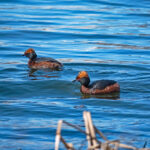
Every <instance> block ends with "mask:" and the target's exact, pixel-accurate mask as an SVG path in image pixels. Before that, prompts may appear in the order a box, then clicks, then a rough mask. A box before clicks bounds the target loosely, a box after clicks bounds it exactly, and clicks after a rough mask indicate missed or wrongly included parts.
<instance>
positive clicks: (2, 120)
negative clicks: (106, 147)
mask: <svg viewBox="0 0 150 150" xmlns="http://www.w3.org/2000/svg"><path fill="white" fill-rule="evenodd" d="M149 8H150V2H149V1H147V0H143V1H139V0H136V1H129V0H125V1H118V0H114V1H108V0H103V1H101V0H93V1H89V0H86V1H81V0H75V1H74V0H71V1H65V0H62V1H60V0H58V1H47V0H42V1H41V0H39V1H35V0H32V1H28V0H27V1H17V0H15V1H10V0H7V1H4V0H1V1H0V14H1V16H0V112H1V113H0V143H1V145H0V149H7V150H8V149H11V150H17V149H22V150H28V149H33V150H35V149H44V150H46V149H54V138H55V133H56V127H57V121H58V120H59V119H63V120H66V121H68V122H70V123H73V124H77V125H79V126H81V127H83V125H84V123H83V118H82V113H83V111H85V110H88V111H90V112H91V113H92V117H93V121H94V123H95V125H96V126H97V127H98V128H99V129H100V130H102V131H103V132H104V133H105V134H106V136H108V138H109V139H112V140H114V139H120V140H121V142H123V143H127V144H131V145H133V146H137V147H142V146H143V145H144V143H145V141H148V139H149V138H150V127H149V124H150V122H149V118H150V111H149V99H150V94H149V93H150V90H149V89H150V82H149V78H150V75H149V70H150V57H149V56H150V51H149V49H150V44H149V43H150V30H149V27H150V21H149V17H150V15H149ZM29 47H32V48H34V49H35V50H36V52H37V54H38V55H39V56H41V57H52V58H55V59H57V60H59V61H60V62H62V63H63V64H64V68H63V70H62V71H50V70H37V71H35V70H30V69H29V68H28V67H27V61H28V60H27V59H26V58H24V57H22V56H21V55H22V54H23V53H24V51H25V50H26V49H27V48H29ZM81 70H86V71H88V73H89V75H90V78H91V80H92V81H94V80H99V79H113V80H116V81H118V82H119V84H120V86H121V92H120V94H119V95H107V96H106V95H103V96H87V95H82V94H81V93H80V85H79V84H78V83H72V80H74V78H75V77H76V75H77V74H78V72H79V71H81ZM62 133H63V135H64V138H65V139H66V140H67V141H68V142H71V143H73V144H74V145H75V146H76V147H77V148H79V147H81V146H83V145H84V144H83V143H84V142H83V141H84V138H85V137H84V136H83V135H82V134H80V133H78V132H77V131H75V130H73V129H71V128H68V127H66V126H65V127H64V128H63V132H62ZM81 141H82V142H81ZM82 144H83V145H82ZM147 147H150V145H149V142H148V143H147ZM61 149H64V147H63V146H62V145H61ZM82 149H84V146H83V147H82Z"/></svg>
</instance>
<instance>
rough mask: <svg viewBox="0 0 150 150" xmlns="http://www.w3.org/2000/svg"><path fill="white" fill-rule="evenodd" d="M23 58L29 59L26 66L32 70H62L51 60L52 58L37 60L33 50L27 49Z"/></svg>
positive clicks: (58, 64)
mask: <svg viewBox="0 0 150 150" xmlns="http://www.w3.org/2000/svg"><path fill="white" fill-rule="evenodd" d="M24 56H26V57H28V58H29V61H28V66H29V68H32V69H48V68H49V69H54V70H60V69H62V67H63V65H62V64H61V63H60V62H59V61H57V60H55V59H53V58H46V57H41V58H37V54H36V53H35V51H34V49H33V48H29V49H27V50H26V51H25V52H24Z"/></svg>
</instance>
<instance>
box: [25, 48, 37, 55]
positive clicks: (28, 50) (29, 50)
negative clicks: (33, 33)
mask: <svg viewBox="0 0 150 150" xmlns="http://www.w3.org/2000/svg"><path fill="white" fill-rule="evenodd" d="M25 53H26V54H27V53H35V51H34V49H33V48H29V49H27V50H26V51H25Z"/></svg>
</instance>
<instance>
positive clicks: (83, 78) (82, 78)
mask: <svg viewBox="0 0 150 150" xmlns="http://www.w3.org/2000/svg"><path fill="white" fill-rule="evenodd" d="M74 81H79V82H80V83H81V85H84V86H86V87H87V86H88V85H89V83H90V78H89V76H88V73H87V72H86V71H80V72H79V74H78V75H77V77H76V79H75V80H74Z"/></svg>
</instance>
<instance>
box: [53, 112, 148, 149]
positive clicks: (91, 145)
mask: <svg viewBox="0 0 150 150" xmlns="http://www.w3.org/2000/svg"><path fill="white" fill-rule="evenodd" d="M83 118H84V123H85V131H84V130H83V129H81V128H80V127H78V126H77V125H73V124H71V123H68V122H66V121H63V120H60V121H59V122H58V127H57V131H56V137H55V150H59V145H60V142H62V143H63V144H64V146H65V148H66V149H67V150H75V148H74V146H73V144H72V143H67V142H66V141H65V139H64V138H63V137H62V135H61V129H62V124H63V123H64V124H66V125H68V126H71V127H73V128H75V129H77V130H78V131H80V132H81V133H83V134H85V136H86V140H87V142H88V147H87V149H88V150H99V149H100V150H119V149H120V148H123V149H129V150H150V148H145V147H146V144H147V142H145V144H144V146H143V148H136V147H133V146H130V145H126V144H122V143H120V141H119V140H113V141H110V140H108V139H107V138H106V137H105V136H104V134H103V133H102V132H101V131H99V130H98V129H97V128H96V127H95V126H94V125H93V122H92V118H91V114H90V112H87V111H84V112H83ZM96 134H97V135H99V137H100V138H101V139H103V141H104V142H102V141H100V140H98V139H97V137H96Z"/></svg>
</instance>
